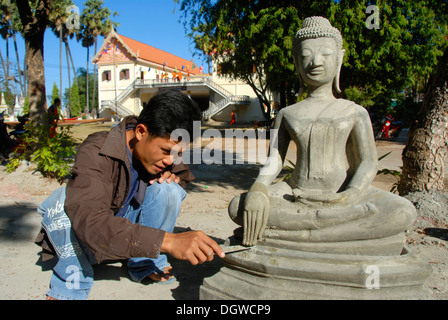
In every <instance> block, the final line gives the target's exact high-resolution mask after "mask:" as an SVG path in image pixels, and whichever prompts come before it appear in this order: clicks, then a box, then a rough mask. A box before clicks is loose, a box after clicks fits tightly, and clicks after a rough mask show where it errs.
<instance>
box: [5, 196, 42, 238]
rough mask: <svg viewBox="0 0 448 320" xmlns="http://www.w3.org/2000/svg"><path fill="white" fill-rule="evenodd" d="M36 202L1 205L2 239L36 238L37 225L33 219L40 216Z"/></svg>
mask: <svg viewBox="0 0 448 320" xmlns="http://www.w3.org/2000/svg"><path fill="white" fill-rule="evenodd" d="M36 210H37V207H36V205H34V204H18V203H17V204H14V205H2V206H0V240H3V241H16V242H17V241H20V242H25V241H27V242H28V241H30V240H34V239H35V237H36V235H37V233H36V226H35V224H33V223H32V221H31V219H36V218H39V215H38V213H37V211H36Z"/></svg>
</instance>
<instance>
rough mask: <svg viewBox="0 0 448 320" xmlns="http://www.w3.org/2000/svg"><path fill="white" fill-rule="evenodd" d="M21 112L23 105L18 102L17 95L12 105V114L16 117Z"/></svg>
mask: <svg viewBox="0 0 448 320" xmlns="http://www.w3.org/2000/svg"><path fill="white" fill-rule="evenodd" d="M22 113H23V105H21V104H20V102H19V97H18V96H16V103H15V105H14V116H15V117H16V118H17V117H18V116H21V115H22Z"/></svg>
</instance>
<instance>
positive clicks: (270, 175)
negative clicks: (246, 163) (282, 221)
mask: <svg viewBox="0 0 448 320" xmlns="http://www.w3.org/2000/svg"><path fill="white" fill-rule="evenodd" d="M290 141H291V137H290V136H289V133H288V131H287V130H286V127H285V122H284V119H283V117H282V115H281V114H279V116H278V118H277V120H276V123H275V126H274V130H272V131H271V144H270V149H269V157H268V159H267V161H266V164H265V165H264V166H263V168H262V169H261V170H260V174H259V175H258V177H257V179H256V181H255V183H260V184H263V185H265V186H266V187H268V186H269V185H270V184H271V183H272V182H273V181H274V179H275V178H276V177H277V176H278V175H279V173H280V171H282V168H283V163H284V161H285V157H286V152H287V151H288V147H289V142H290Z"/></svg>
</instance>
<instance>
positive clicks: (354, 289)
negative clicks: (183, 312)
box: [200, 239, 432, 300]
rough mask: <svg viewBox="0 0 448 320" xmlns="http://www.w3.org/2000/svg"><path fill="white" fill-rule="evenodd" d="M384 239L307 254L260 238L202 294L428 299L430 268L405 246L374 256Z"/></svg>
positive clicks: (228, 259) (208, 282)
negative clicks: (394, 252)
mask: <svg viewBox="0 0 448 320" xmlns="http://www.w3.org/2000/svg"><path fill="white" fill-rule="evenodd" d="M381 242H384V243H386V242H393V241H391V239H385V240H384V239H383V240H368V241H359V246H358V248H362V247H363V246H364V247H365V249H366V250H365V253H367V254H359V251H358V253H355V254H352V253H354V252H353V251H351V252H346V253H329V252H309V251H303V248H302V250H298V249H292V248H277V247H273V246H270V245H269V243H266V242H261V243H260V244H259V245H257V246H255V247H253V248H252V249H251V250H249V251H243V252H238V253H234V254H229V255H228V256H226V258H225V259H224V263H225V267H223V268H222V269H221V270H220V272H219V273H217V274H216V275H214V276H212V277H210V278H207V279H205V280H204V284H203V285H202V286H201V288H200V298H201V299H203V300H213V299H220V300H221V299H238V300H239V299H241V300H246V299H249V300H288V299H293V300H307V299H319V300H320V299H322V300H323V299H344V300H345V299H355V300H361V299H426V298H427V293H426V291H425V290H424V288H423V284H424V282H425V280H426V278H427V277H428V276H429V275H430V274H431V272H432V268H431V267H430V266H429V265H428V264H427V263H424V262H423V261H421V260H420V259H419V258H418V257H417V256H416V254H415V253H413V252H411V251H410V250H409V249H408V248H406V247H404V248H403V249H402V250H401V253H400V254H398V255H382V256H379V255H370V254H371V253H374V250H373V248H374V247H375V244H376V245H380V243H381ZM276 245H278V243H276ZM333 246H334V244H333ZM321 247H323V245H322V246H321ZM348 247H351V248H353V247H354V245H353V244H351V245H349V246H348ZM377 248H378V247H377ZM350 250H352V249H350ZM372 250H373V251H372ZM322 251H326V250H322ZM341 251H342V250H340V252H341ZM355 251H356V250H355ZM369 252H370V254H369ZM391 253H392V252H391Z"/></svg>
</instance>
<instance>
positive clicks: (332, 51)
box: [297, 38, 341, 87]
mask: <svg viewBox="0 0 448 320" xmlns="http://www.w3.org/2000/svg"><path fill="white" fill-rule="evenodd" d="M297 61H298V64H297V66H298V69H299V73H300V76H301V77H302V79H303V81H304V82H305V83H306V84H307V85H312V86H315V87H318V86H321V85H323V84H327V83H332V82H333V80H334V78H335V76H336V75H337V74H338V71H339V68H340V61H341V59H340V52H339V50H338V47H337V45H336V41H335V40H334V39H333V38H316V39H306V40H303V41H301V42H300V44H299V50H298V56H297Z"/></svg>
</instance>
